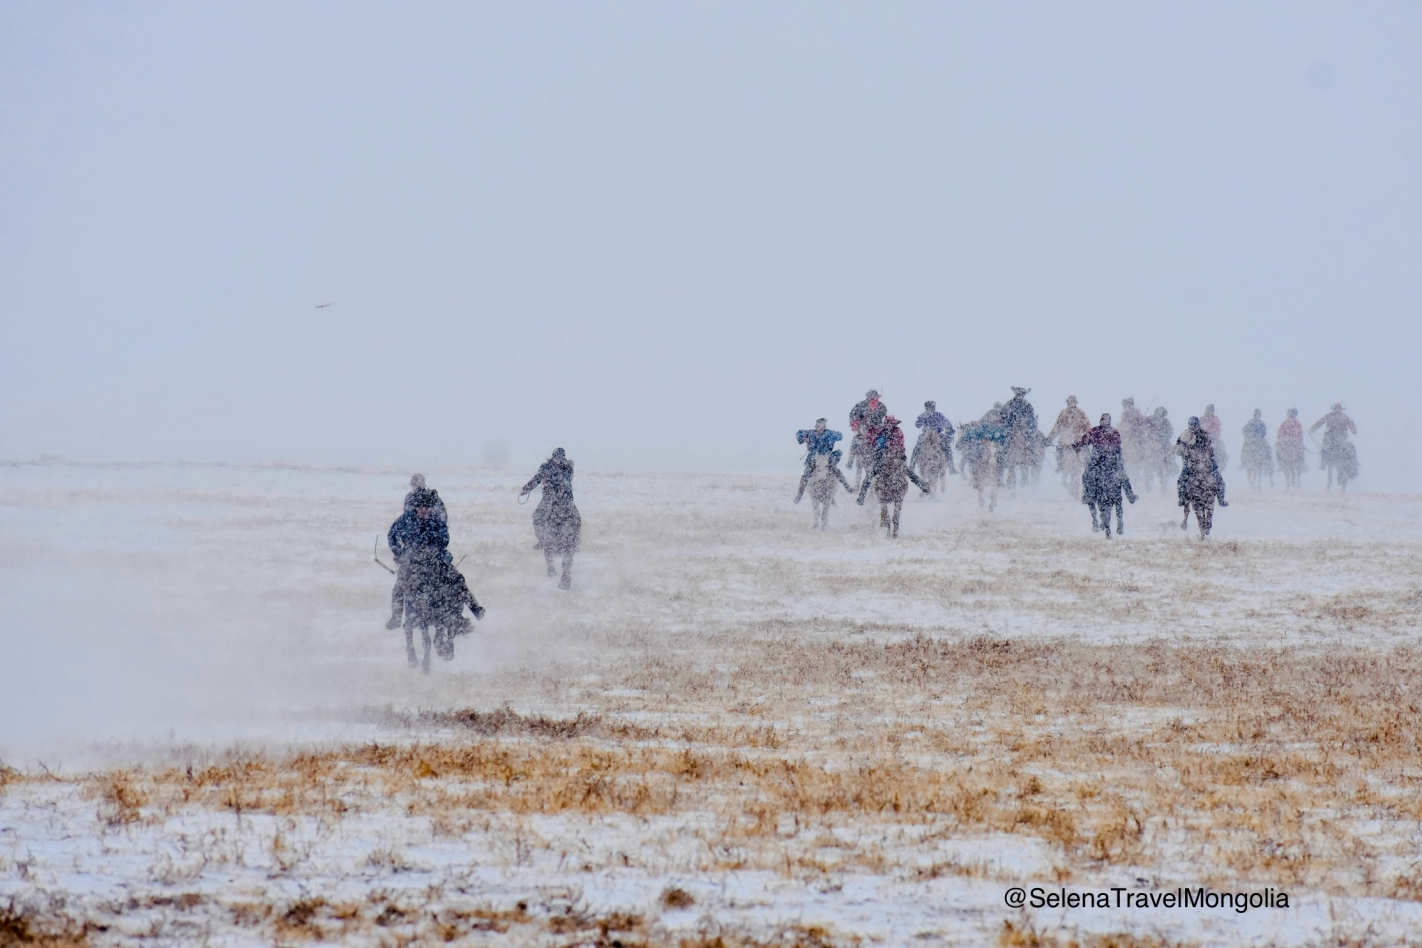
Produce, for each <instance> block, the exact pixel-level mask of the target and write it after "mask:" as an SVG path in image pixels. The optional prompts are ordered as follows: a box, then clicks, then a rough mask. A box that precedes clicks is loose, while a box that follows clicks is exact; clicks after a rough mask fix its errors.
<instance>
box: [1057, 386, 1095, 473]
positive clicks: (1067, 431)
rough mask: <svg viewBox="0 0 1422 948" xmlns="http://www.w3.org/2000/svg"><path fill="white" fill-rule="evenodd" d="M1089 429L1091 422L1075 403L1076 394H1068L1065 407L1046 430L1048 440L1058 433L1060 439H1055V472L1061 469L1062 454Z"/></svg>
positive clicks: (1084, 435)
mask: <svg viewBox="0 0 1422 948" xmlns="http://www.w3.org/2000/svg"><path fill="white" fill-rule="evenodd" d="M1090 430H1091V422H1090V421H1088V420H1087V417H1086V412H1084V411H1082V410H1081V409H1080V408H1078V407H1077V405H1076V396H1075V395H1068V396H1067V400H1066V407H1065V408H1063V409H1062V410H1061V411H1060V412H1058V413H1057V420H1056V423H1055V424H1053V425H1052V430H1051V431H1049V432H1047V441H1048V442H1050V441H1052V440H1053V439H1055V438H1056V437H1057V436H1058V435H1061V439H1060V440H1059V441H1057V473H1058V474H1060V473H1061V470H1062V454H1063V452H1064V451H1065V450H1066V449H1067V448H1069V447H1071V446H1072V445H1074V444H1076V443H1077V442H1079V441H1080V440H1081V439H1082V438H1084V437H1086V433H1087V432H1088V431H1090Z"/></svg>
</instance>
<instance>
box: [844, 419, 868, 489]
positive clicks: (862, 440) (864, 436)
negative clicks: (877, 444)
mask: <svg viewBox="0 0 1422 948" xmlns="http://www.w3.org/2000/svg"><path fill="white" fill-rule="evenodd" d="M844 466H845V467H846V468H848V469H850V470H852V471H853V472H854V489H855V490H858V489H859V485H860V484H862V483H863V482H864V478H866V477H868V476H869V474H870V469H871V468H872V467H873V466H874V439H873V438H872V437H871V436H870V434H869V427H868V426H867V425H860V426H859V427H858V428H857V429H855V432H854V437H853V438H851V439H850V442H849V460H848V461H846V462H844Z"/></svg>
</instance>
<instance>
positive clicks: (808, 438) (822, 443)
mask: <svg viewBox="0 0 1422 948" xmlns="http://www.w3.org/2000/svg"><path fill="white" fill-rule="evenodd" d="M826 424H828V423H827V422H826V421H825V419H823V418H816V419H815V427H814V428H812V429H809V430H806V429H803V428H802V429H801V430H799V431H797V432H795V443H796V444H803V445H805V449H806V454H805V473H804V474H803V475H802V476H801V477H800V489H799V490H798V491H796V492H795V503H797V504H798V503H799V502H800V498H801V497H803V496H805V487H806V486H807V485H808V484H809V483H810V478H811V477H813V476H814V473H815V462H816V460H817V459H819V458H820V457H825V456H828V458H829V469H830V473H832V474H833V475H834V476H835V477H836V478H838V479H839V482H840V483H841V484H843V485H844V489H845V490H847V491H850V492H851V493H853V490H854V489H853V488H852V487H850V486H849V481H847V480H845V479H844V473H843V472H842V471H841V470H840V469H839V459H840V458H841V457H842V456H843V455H842V453H841V452H840V450H839V449H838V448H836V447H835V446H834V444H835V442H836V441H839V440H841V439H843V438H844V435H842V434H840V433H839V432H838V431H831V430H829V429H828V428H826V427H825V425H826Z"/></svg>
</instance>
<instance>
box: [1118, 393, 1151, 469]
mask: <svg viewBox="0 0 1422 948" xmlns="http://www.w3.org/2000/svg"><path fill="white" fill-rule="evenodd" d="M1145 420H1146V419H1145V415H1144V414H1142V412H1141V410H1140V409H1139V408H1137V407H1136V400H1135V398H1133V397H1132V398H1123V399H1121V424H1120V426H1119V428H1118V430H1119V431H1120V432H1121V463H1122V464H1123V465H1125V469H1126V470H1127V471H1131V470H1138V469H1139V468H1140V466H1141V461H1142V459H1143V458H1144V455H1145Z"/></svg>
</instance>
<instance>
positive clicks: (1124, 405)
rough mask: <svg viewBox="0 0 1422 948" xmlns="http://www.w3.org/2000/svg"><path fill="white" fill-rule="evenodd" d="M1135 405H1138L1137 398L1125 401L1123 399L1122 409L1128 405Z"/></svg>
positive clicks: (1125, 399)
mask: <svg viewBox="0 0 1422 948" xmlns="http://www.w3.org/2000/svg"><path fill="white" fill-rule="evenodd" d="M1135 403H1136V400H1135V398H1123V399H1121V407H1122V408H1125V407H1126V406H1127V405H1134V404H1135Z"/></svg>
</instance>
